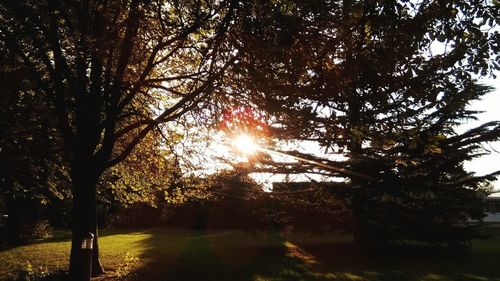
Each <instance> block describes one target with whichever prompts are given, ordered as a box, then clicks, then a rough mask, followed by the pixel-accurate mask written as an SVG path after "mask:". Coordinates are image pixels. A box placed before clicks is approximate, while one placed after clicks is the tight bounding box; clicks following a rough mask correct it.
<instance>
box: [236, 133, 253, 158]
mask: <svg viewBox="0 0 500 281" xmlns="http://www.w3.org/2000/svg"><path fill="white" fill-rule="evenodd" d="M231 143H232V145H233V147H235V148H236V149H237V150H238V151H240V152H241V153H243V154H254V153H255V152H257V150H259V146H258V145H257V144H256V142H255V139H254V138H252V137H251V136H249V135H246V134H242V135H239V136H237V137H236V138H234V139H233V140H232V141H231Z"/></svg>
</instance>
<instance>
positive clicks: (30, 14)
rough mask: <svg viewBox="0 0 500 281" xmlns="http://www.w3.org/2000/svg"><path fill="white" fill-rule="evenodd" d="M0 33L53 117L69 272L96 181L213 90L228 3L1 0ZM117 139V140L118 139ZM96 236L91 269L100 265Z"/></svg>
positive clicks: (75, 268) (91, 227) (227, 51)
mask: <svg viewBox="0 0 500 281" xmlns="http://www.w3.org/2000/svg"><path fill="white" fill-rule="evenodd" d="M1 3H2V4H1V5H0V38H1V40H2V42H3V44H5V46H7V48H8V49H9V50H10V51H11V52H12V53H15V54H16V56H17V58H18V60H19V62H20V63H21V64H22V65H23V66H24V67H25V68H26V69H27V70H28V72H29V77H30V79H31V80H32V85H33V91H34V92H35V93H37V94H42V93H43V95H45V96H47V99H48V101H49V102H50V104H51V106H52V107H53V108H54V112H55V114H56V116H57V122H58V129H59V133H60V135H61V137H62V139H63V142H64V145H63V150H64V155H65V158H66V159H67V160H66V161H67V163H69V173H70V176H71V183H72V187H71V190H72V195H73V215H72V221H73V223H72V228H73V229H72V231H73V238H72V250H71V258H70V272H71V274H72V275H76V274H78V273H79V272H80V271H81V268H80V267H81V265H82V264H83V263H82V262H81V258H82V256H81V254H80V253H81V251H79V248H80V245H81V239H82V237H84V235H86V233H89V232H90V233H94V234H95V235H96V234H97V231H96V221H97V220H96V186H97V182H98V180H99V177H100V176H101V174H102V173H103V172H104V171H105V170H106V169H108V168H110V167H112V166H114V165H116V164H118V163H120V162H121V161H123V160H124V159H126V157H127V156H128V155H129V154H130V153H131V152H132V151H133V150H134V148H135V147H136V146H137V145H138V144H139V143H140V142H141V141H142V140H143V139H144V138H146V137H147V136H148V134H149V133H151V132H152V131H156V132H159V131H160V130H161V126H162V125H161V124H162V123H165V122H169V121H172V120H176V119H177V118H178V117H179V116H182V115H183V114H184V113H186V112H188V111H190V110H193V109H195V108H196V107H197V106H199V104H200V102H201V101H203V100H205V99H206V98H207V97H208V96H210V95H211V94H212V92H213V91H214V88H216V87H217V85H218V84H217V83H218V81H219V78H220V76H221V75H222V73H223V72H224V70H225V69H226V68H227V67H228V66H229V65H230V64H231V62H232V61H233V56H234V55H235V51H234V50H232V49H231V47H230V46H228V45H227V44H224V41H223V35H224V34H225V32H226V31H227V29H228V27H229V25H230V23H231V17H232V10H233V9H234V8H235V3H236V2H235V1H171V2H170V1H140V0H130V1H86V0H84V1H59V0H47V1H31V0H26V1H2V2H1ZM117 144H120V145H117ZM98 255H99V248H98V239H97V235H96V236H95V239H94V262H93V264H94V267H93V269H94V275H96V274H99V273H100V272H102V268H101V266H100V263H99V260H98Z"/></svg>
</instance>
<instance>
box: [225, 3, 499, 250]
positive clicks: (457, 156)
mask: <svg viewBox="0 0 500 281" xmlns="http://www.w3.org/2000/svg"><path fill="white" fill-rule="evenodd" d="M498 10H499V6H498V4H497V3H491V2H489V1H459V2H457V1H419V2H414V1H403V0H402V1H304V2H297V1H287V0H284V1H257V2H252V3H248V4H247V7H246V8H245V9H242V12H243V13H246V15H247V16H246V20H245V21H242V23H241V25H240V30H242V33H241V35H240V36H238V37H236V39H235V40H236V41H237V42H238V43H239V44H240V46H241V48H240V50H241V52H242V54H243V55H242V58H241V60H240V63H239V68H235V71H234V72H232V75H230V76H228V78H227V81H228V82H229V83H228V85H235V87H233V88H232V89H231V91H232V92H235V93H239V95H240V96H241V97H245V99H241V98H240V99H239V100H237V99H232V100H231V102H233V103H237V104H238V103H241V102H242V100H243V101H245V102H246V104H247V105H251V106H255V107H258V108H260V110H262V111H265V112H267V114H268V115H269V120H270V122H269V123H270V128H271V131H272V132H273V133H274V136H275V137H277V138H280V139H289V140H298V141H309V142H314V143H317V144H319V145H320V146H321V147H323V149H324V152H322V153H313V154H309V153H302V154H301V153H298V152H296V151H295V152H294V151H291V152H288V153H289V154H293V155H295V156H298V157H300V158H301V159H303V160H313V161H314V162H315V163H316V164H315V165H308V164H301V165H299V166H298V167H295V169H294V170H291V169H290V167H291V166H290V165H289V163H287V166H285V167H280V168H279V169H276V168H273V169H270V171H285V172H286V170H287V169H288V171H289V172H293V171H295V172H316V173H321V174H325V173H326V174H329V175H332V176H341V177H344V178H345V179H346V180H347V181H348V182H349V183H350V185H351V192H350V199H348V201H349V203H350V208H351V209H352V210H353V213H354V215H355V218H356V222H355V224H354V228H355V232H356V233H357V234H359V235H357V238H360V240H364V239H361V238H363V236H364V235H363V233H366V232H367V231H372V232H374V235H372V236H376V235H375V231H376V230H377V229H381V228H384V229H385V230H387V231H386V232H385V233H384V235H383V237H381V238H384V237H385V238H387V240H391V239H411V238H416V239H420V240H424V241H431V242H442V241H448V242H452V243H455V242H456V243H460V242H463V241H465V240H467V239H468V238H470V237H471V236H470V235H466V234H467V233H470V231H469V230H470V229H468V228H461V229H458V230H456V229H454V226H456V224H457V223H464V222H466V221H467V219H468V218H470V217H473V218H479V217H480V216H481V206H480V199H479V198H478V195H479V194H478V193H477V191H478V190H479V189H480V184H481V182H482V181H484V180H487V179H492V178H493V177H494V174H492V175H488V176H485V177H476V176H474V175H473V173H470V172H467V171H466V170H465V169H464V167H463V163H464V161H466V160H470V159H472V158H474V157H478V156H481V155H482V154H483V153H484V151H481V143H484V142H487V141H493V140H497V139H498V138H499V135H500V124H499V123H498V122H492V123H488V124H484V125H482V126H480V127H478V128H475V129H472V130H470V131H468V132H466V133H463V134H459V133H458V132H457V130H456V127H457V125H459V124H461V123H462V122H464V121H467V120H470V119H474V118H476V114H477V113H478V112H474V111H471V110H468V109H467V105H468V104H469V103H470V102H471V101H474V100H477V99H480V98H481V96H482V95H484V94H485V93H487V92H488V91H489V90H490V89H489V88H488V87H486V86H482V85H480V84H479V83H478V81H477V80H476V79H475V78H474V77H477V76H481V75H482V76H484V75H488V74H491V75H494V71H496V70H498V69H499V56H498V50H499V44H498V42H499V34H498V31H495V30H496V29H495V28H496V26H497V24H498V18H499V16H498ZM234 96H237V95H234ZM339 155H342V156H344V157H345V158H339V157H338V156H339ZM339 159H341V160H339ZM342 159H345V160H342ZM308 163H311V162H308ZM318 163H319V165H318ZM261 170H262V169H261ZM392 230H394V231H392ZM421 230H428V231H427V232H423V231H421ZM459 230H463V231H462V232H460V231H459ZM391 231H392V232H391ZM450 233H457V235H455V236H452V235H449V234H450ZM460 233H461V234H463V235H462V236H461V234H460ZM457 237H458V238H457ZM365 238H366V237H365ZM455 238H456V239H455ZM453 239H455V240H453ZM360 242H361V241H360Z"/></svg>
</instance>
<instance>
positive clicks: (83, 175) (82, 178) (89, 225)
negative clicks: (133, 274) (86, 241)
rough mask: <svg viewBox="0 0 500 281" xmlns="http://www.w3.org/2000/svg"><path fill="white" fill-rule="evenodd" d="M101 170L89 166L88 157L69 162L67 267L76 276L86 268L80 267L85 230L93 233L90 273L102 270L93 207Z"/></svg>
mask: <svg viewBox="0 0 500 281" xmlns="http://www.w3.org/2000/svg"><path fill="white" fill-rule="evenodd" d="M99 176H100V173H98V172H96V170H95V168H94V167H92V164H91V161H78V163H75V164H73V165H72V169H71V180H72V187H73V190H72V193H73V210H72V211H73V213H72V232H73V233H72V242H71V256H70V264H69V271H70V275H71V276H73V277H72V280H77V278H78V277H77V276H81V274H82V273H83V271H84V270H85V268H83V264H84V263H83V259H84V255H83V251H82V250H81V245H82V239H83V238H85V237H87V235H88V233H92V234H93V235H94V242H93V250H92V251H93V255H92V276H97V275H99V274H101V273H103V272H104V270H103V268H102V265H101V262H100V260H99V246H98V245H99V244H98V233H97V209H96V205H97V204H96V186H97V181H98V179H99Z"/></svg>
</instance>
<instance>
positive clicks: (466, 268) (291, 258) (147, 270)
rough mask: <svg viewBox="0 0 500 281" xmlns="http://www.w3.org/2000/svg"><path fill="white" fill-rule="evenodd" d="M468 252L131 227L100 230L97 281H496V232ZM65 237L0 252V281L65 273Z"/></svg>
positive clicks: (499, 270) (499, 274) (499, 237)
mask: <svg viewBox="0 0 500 281" xmlns="http://www.w3.org/2000/svg"><path fill="white" fill-rule="evenodd" d="M486 234H488V235H489V236H490V237H489V238H488V239H485V240H475V241H473V243H472V246H471V248H470V249H469V250H468V251H466V252H463V251H449V250H443V249H440V250H439V249H436V248H431V247H424V246H418V247H417V246H412V247H404V248H393V249H392V250H391V251H390V252H389V251H388V252H383V253H379V254H364V253H361V252H360V251H357V250H355V248H354V247H353V246H352V244H351V238H350V237H348V236H339V235H324V236H310V235H308V234H293V235H290V236H285V237H284V236H282V235H277V234H258V235H251V234H248V233H244V232H239V231H231V230H218V231H209V230H208V231H207V230H205V231H201V230H197V231H196V230H182V229H171V228H168V229H166V228H162V229H136V230H109V231H102V233H101V240H100V243H101V251H102V252H101V256H102V262H103V264H104V267H105V269H106V270H107V273H106V275H105V276H103V277H100V278H97V279H96V280H110V281H111V280H129V281H136V280H137V281H138V280H141V281H149V280H176V281H179V280H185V281H193V280H214V281H215V280H241V281H263V280H271V281H278V280H280V281H281V280H282V281H293V280H297V281H298V280H313V281H316V280H317V281H320V280H381V281H382V280H499V281H500V267H499V266H498V257H500V228H492V229H487V230H486ZM69 246H70V243H69V236H68V233H67V232H58V233H56V235H55V238H52V239H49V240H44V241H37V242H34V243H32V244H29V245H25V246H20V247H15V248H10V249H3V250H2V251H0V280H2V281H3V280H12V279H14V278H16V276H17V275H19V273H20V274H21V275H24V276H28V277H29V278H31V279H29V278H25V280H36V279H35V278H34V277H36V276H37V275H44V274H46V273H49V274H51V273H53V272H55V271H57V270H60V269H65V268H67V260H68V259H67V256H68V253H69Z"/></svg>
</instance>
